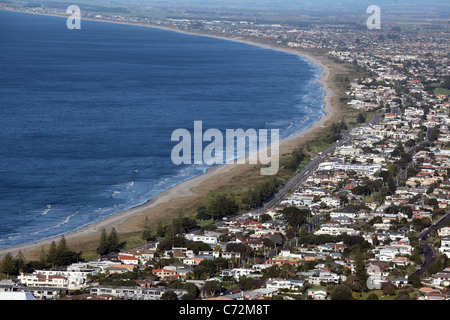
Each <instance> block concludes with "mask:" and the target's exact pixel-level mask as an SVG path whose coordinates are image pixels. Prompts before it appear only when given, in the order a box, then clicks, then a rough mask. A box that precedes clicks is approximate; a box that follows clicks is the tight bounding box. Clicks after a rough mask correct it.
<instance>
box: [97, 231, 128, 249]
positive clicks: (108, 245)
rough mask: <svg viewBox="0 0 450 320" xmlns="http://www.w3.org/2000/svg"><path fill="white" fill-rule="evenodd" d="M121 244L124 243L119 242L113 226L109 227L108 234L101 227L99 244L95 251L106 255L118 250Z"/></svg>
mask: <svg viewBox="0 0 450 320" xmlns="http://www.w3.org/2000/svg"><path fill="white" fill-rule="evenodd" d="M123 245H124V243H120V242H119V236H118V235H117V231H116V229H115V228H114V227H113V228H112V229H111V232H110V233H109V235H108V233H107V232H106V230H105V229H103V230H102V234H101V236H100V244H99V246H98V247H97V253H98V254H99V255H106V254H109V253H112V252H119V251H120V248H121V247H122V246H123Z"/></svg>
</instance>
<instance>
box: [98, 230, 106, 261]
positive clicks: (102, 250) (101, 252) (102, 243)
mask: <svg viewBox="0 0 450 320" xmlns="http://www.w3.org/2000/svg"><path fill="white" fill-rule="evenodd" d="M97 253H98V254H99V255H105V254H108V253H109V251H108V234H107V232H106V229H103V230H102V234H101V235H100V244H99V246H98V247H97Z"/></svg>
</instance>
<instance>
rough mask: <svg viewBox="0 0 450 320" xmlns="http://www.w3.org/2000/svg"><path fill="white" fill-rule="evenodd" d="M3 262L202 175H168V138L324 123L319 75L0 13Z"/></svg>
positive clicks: (173, 168)
mask: <svg viewBox="0 0 450 320" xmlns="http://www.w3.org/2000/svg"><path fill="white" fill-rule="evenodd" d="M0 49H1V50H0V110H1V117H0V182H1V184H0V219H1V221H2V223H1V224H0V248H8V247H12V246H17V245H21V244H26V243H31V242H35V241H38V240H42V239H46V238H50V237H54V236H58V235H61V234H64V233H67V232H70V231H74V230H77V229H79V228H82V227H83V226H86V225H89V224H91V223H94V222H96V221H100V220H102V219H104V218H106V217H108V216H110V215H112V214H114V213H117V212H119V211H122V210H126V209H129V208H132V207H135V206H138V205H141V204H143V203H145V202H146V201H148V200H149V199H151V198H153V197H155V196H156V195H157V194H158V193H160V192H162V191H164V190H166V189H168V188H170V187H171V186H174V185H176V184H178V183H180V182H181V181H184V180H186V179H189V178H192V177H194V176H196V175H199V174H202V173H204V172H205V171H206V169H207V168H208V167H209V166H207V165H205V164H202V163H199V164H192V165H175V164H174V163H173V162H172V161H171V150H172V149H173V147H174V146H175V145H176V142H173V141H171V134H172V132H173V131H174V130H175V129H178V128H185V129H187V130H193V126H194V121H202V123H203V128H204V130H206V129H208V128H217V129H219V130H221V131H223V132H225V130H226V129H240V128H241V129H244V130H246V129H248V128H253V129H257V130H258V129H269V130H270V129H279V130H280V138H286V137H289V136H291V135H293V134H295V133H298V132H300V131H302V130H304V129H306V128H308V127H309V126H310V125H311V124H312V123H314V122H316V121H318V120H319V119H320V117H321V116H322V115H323V113H322V108H323V101H322V99H323V96H324V92H323V90H322V87H321V85H320V84H319V83H318V79H319V76H320V72H321V70H320V68H319V67H318V66H317V65H314V64H312V63H311V62H310V61H308V60H306V59H305V58H303V57H299V56H297V55H295V54H291V53H287V52H283V51H277V50H271V49H267V48H263V47H259V46H254V45H249V44H245V43H240V42H235V41H230V40H224V39H217V38H211V37H204V36H197V35H189V34H184V33H180V32H174V31H169V30H162V29H156V28H148V27H142V26H133V25H125V24H115V23H105V22H98V21H88V20H82V21H81V29H79V30H77V29H74V30H69V29H68V28H67V27H66V18H62V17H53V16H44V15H34V14H27V13H18V12H8V11H0Z"/></svg>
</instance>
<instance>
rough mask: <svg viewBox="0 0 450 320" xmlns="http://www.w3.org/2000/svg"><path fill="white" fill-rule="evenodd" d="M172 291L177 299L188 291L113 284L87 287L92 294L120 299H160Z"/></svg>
mask: <svg viewBox="0 0 450 320" xmlns="http://www.w3.org/2000/svg"><path fill="white" fill-rule="evenodd" d="M168 290H170V291H173V292H174V293H175V294H176V295H177V297H178V299H180V298H181V297H182V296H183V295H185V294H187V293H188V290H184V289H172V288H170V289H166V288H142V287H113V286H97V287H92V288H90V289H89V293H91V294H94V295H97V296H99V295H104V294H107V295H111V296H113V297H118V298H122V299H129V300H161V296H162V295H163V294H164V292H166V291H168Z"/></svg>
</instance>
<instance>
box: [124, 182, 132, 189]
mask: <svg viewBox="0 0 450 320" xmlns="http://www.w3.org/2000/svg"><path fill="white" fill-rule="evenodd" d="M132 186H134V181H130V182H128V183H127V185H126V188H127V189H129V188H131V187H132Z"/></svg>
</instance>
